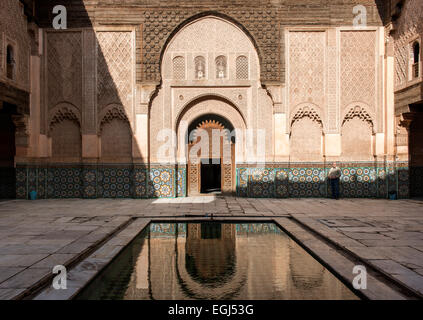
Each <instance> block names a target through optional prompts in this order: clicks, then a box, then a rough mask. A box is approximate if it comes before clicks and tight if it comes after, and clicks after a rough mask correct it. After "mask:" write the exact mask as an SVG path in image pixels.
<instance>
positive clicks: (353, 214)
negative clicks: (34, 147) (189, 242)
mask: <svg viewBox="0 0 423 320" xmlns="http://www.w3.org/2000/svg"><path fill="white" fill-rule="evenodd" d="M422 209H423V201H422V200H397V201H389V200H379V199H378V200H374V199H341V200H338V201H336V200H331V199H323V198H321V199H318V198H317V199H250V198H235V197H223V196H207V197H190V198H177V199H148V200H147V199H146V200H135V199H121V200H119V199H96V200H81V199H68V200H38V201H23V200H12V201H5V202H0V230H1V235H0V299H33V298H35V299H70V298H72V297H73V296H74V295H75V294H76V293H77V292H78V291H79V290H81V289H82V288H83V287H84V286H85V285H86V284H87V283H88V282H89V281H90V279H92V278H93V277H95V276H96V275H97V274H98V272H99V271H100V270H101V269H103V268H104V267H105V266H106V265H107V264H109V263H110V261H111V260H112V259H113V258H114V257H115V256H116V255H118V253H119V252H120V251H122V249H123V248H124V247H125V246H126V245H127V244H128V243H130V242H131V240H132V239H133V238H134V237H135V236H136V235H137V234H139V233H140V232H141V231H142V230H143V229H144V228H145V227H146V226H147V225H148V224H149V223H150V222H154V221H160V222H166V221H169V222H175V221H177V222H184V221H192V220H195V221H200V222H201V221H211V220H213V221H222V222H224V221H235V222H247V221H248V222H254V221H268V222H274V223H276V224H277V225H278V226H280V227H281V228H282V229H283V230H284V231H285V232H287V233H288V234H289V235H290V236H291V237H292V238H293V239H295V240H296V241H297V243H298V244H300V245H301V246H302V247H303V248H304V249H306V250H307V251H308V252H309V253H310V254H312V255H313V256H314V257H315V258H316V259H317V260H319V261H320V262H321V263H322V264H323V265H325V266H326V267H327V268H328V269H330V270H331V271H332V272H333V273H334V274H336V275H337V277H338V278H340V279H341V280H343V282H345V283H348V282H351V281H352V279H353V278H354V274H353V272H352V270H353V268H354V266H355V265H363V266H365V267H366V268H367V271H368V279H367V281H368V284H367V289H365V290H362V294H363V296H362V297H363V298H367V299H395V300H397V299H416V298H417V299H418V298H421V297H422V296H423V217H422V215H421V212H422ZM56 265H63V266H65V267H66V268H67V269H68V290H54V289H53V288H52V286H51V281H52V279H53V277H54V276H55V275H54V274H53V273H52V270H53V267H54V266H56Z"/></svg>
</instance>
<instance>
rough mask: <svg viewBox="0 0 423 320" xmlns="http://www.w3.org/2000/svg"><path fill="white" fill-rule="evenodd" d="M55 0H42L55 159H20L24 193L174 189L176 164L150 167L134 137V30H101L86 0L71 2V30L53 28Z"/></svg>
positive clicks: (115, 194) (141, 193)
mask: <svg viewBox="0 0 423 320" xmlns="http://www.w3.org/2000/svg"><path fill="white" fill-rule="evenodd" d="M56 5H63V1H60V0H48V1H38V2H37V4H36V13H37V18H38V22H39V25H40V27H41V28H44V30H45V34H46V36H45V44H46V47H47V48H48V49H47V51H46V52H45V55H44V56H43V57H42V58H43V59H45V60H44V61H45V62H46V71H45V75H44V81H45V86H44V87H45V89H46V91H47V94H46V97H47V99H46V100H45V101H44V105H43V106H42V115H41V123H43V122H44V123H46V124H47V125H46V126H44V127H43V126H42V128H41V131H42V132H41V133H42V134H43V133H44V134H46V135H47V136H48V137H50V138H51V143H52V146H51V147H52V148H51V149H52V155H51V157H50V158H49V159H48V164H44V165H36V166H34V165H29V164H18V165H17V172H16V177H17V181H16V193H17V198H21V199H28V198H29V194H30V193H31V192H32V191H36V192H37V196H38V198H129V197H135V198H144V197H155V196H163V195H168V196H174V194H173V190H175V189H174V182H175V175H177V174H178V172H177V170H175V168H169V169H167V168H166V169H163V170H160V169H157V170H156V169H154V170H153V169H150V168H149V165H148V164H146V163H148V161H147V159H144V156H143V155H142V154H141V151H140V150H139V147H138V144H137V141H136V138H135V131H134V130H135V123H136V121H135V118H134V115H133V114H134V113H133V108H134V103H135V102H134V101H135V99H134V98H135V97H134V92H135V88H134V86H135V83H134V81H133V66H135V65H136V64H137V63H138V62H139V61H135V60H136V59H137V58H136V57H138V56H139V55H138V54H136V53H135V48H133V46H132V42H133V41H132V39H133V32H134V31H131V30H120V31H116V30H115V31H116V32H105V31H104V30H103V31H102V29H99V30H96V32H94V29H93V24H92V21H91V19H90V17H89V14H88V12H87V11H86V8H85V5H84V2H83V1H82V0H74V1H72V3H71V4H69V5H68V6H66V4H65V6H66V9H67V17H68V20H67V30H54V29H52V22H53V19H54V18H55V17H56V14H53V8H54V7H55V6H56ZM81 28H84V29H83V31H81ZM137 28H139V27H137ZM135 32H136V33H137V34H136V35H137V36H138V34H140V30H138V29H136V30H135ZM95 54H96V56H95ZM93 58H94V59H93ZM43 119H44V120H45V121H43ZM83 141H84V144H85V145H84V146H83ZM97 144H98V145H97ZM83 149H84V152H85V155H83V151H82V150H83ZM96 150H100V151H99V153H100V154H97V151H96ZM87 152H88V153H89V156H87ZM93 154H94V155H93ZM158 180H159V181H158Z"/></svg>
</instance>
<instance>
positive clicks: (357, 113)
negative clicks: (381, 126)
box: [342, 105, 374, 133]
mask: <svg viewBox="0 0 423 320" xmlns="http://www.w3.org/2000/svg"><path fill="white" fill-rule="evenodd" d="M356 117H357V118H359V119H361V120H363V121H365V122H366V123H367V124H368V125H369V126H370V128H371V129H372V132H373V133H374V123H373V119H372V117H371V116H370V114H369V113H368V112H367V110H366V109H365V108H364V107H362V106H358V105H357V106H354V107H351V108H350V109H348V112H347V113H346V114H345V116H344V117H343V121H342V126H343V125H344V124H345V123H346V122H348V121H350V120H352V119H354V118H356Z"/></svg>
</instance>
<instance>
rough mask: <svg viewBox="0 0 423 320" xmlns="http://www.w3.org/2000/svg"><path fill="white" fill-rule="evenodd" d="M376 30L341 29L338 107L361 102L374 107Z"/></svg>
mask: <svg viewBox="0 0 423 320" xmlns="http://www.w3.org/2000/svg"><path fill="white" fill-rule="evenodd" d="M375 44H376V32H374V31H343V32H341V106H342V108H345V107H346V106H348V105H349V104H351V103H353V102H358V101H360V102H363V103H365V104H367V105H369V106H370V107H371V108H374V107H375V97H376V96H375V94H376V71H375V70H376V69H375V68H376V66H375V55H376V51H375V50H376V49H375Z"/></svg>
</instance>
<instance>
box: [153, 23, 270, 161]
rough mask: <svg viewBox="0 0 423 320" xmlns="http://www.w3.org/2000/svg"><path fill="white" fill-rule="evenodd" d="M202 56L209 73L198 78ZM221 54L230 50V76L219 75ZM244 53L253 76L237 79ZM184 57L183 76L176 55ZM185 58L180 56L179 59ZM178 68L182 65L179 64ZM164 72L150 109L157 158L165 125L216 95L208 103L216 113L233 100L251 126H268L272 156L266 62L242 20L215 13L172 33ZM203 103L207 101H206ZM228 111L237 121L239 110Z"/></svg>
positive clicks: (238, 159)
mask: <svg viewBox="0 0 423 320" xmlns="http://www.w3.org/2000/svg"><path fill="white" fill-rule="evenodd" d="M198 56H203V57H204V61H205V77H204V78H203V79H196V76H195V61H196V59H195V58H196V57H198ZM219 56H224V57H225V58H226V61H227V67H226V72H227V76H226V77H225V78H224V79H217V78H216V73H217V72H216V70H217V69H216V68H217V67H216V58H218V57H219ZM240 56H245V57H247V61H248V63H247V64H248V79H237V68H236V67H237V63H236V61H237V58H238V57H240ZM179 57H182V58H183V59H184V61H185V63H183V65H185V69H186V72H185V75H184V76H185V79H181V72H178V75H177V76H175V74H174V70H175V66H174V63H175V58H178V59H180V58H179ZM176 61H179V60H176ZM179 63H180V61H179V62H178V65H179ZM238 66H239V64H238ZM178 68H179V66H178V67H177V68H176V69H178ZM162 74H163V75H162V78H163V80H164V81H163V85H162V87H161V88H160V90H159V92H158V95H157V96H156V97H155V98H154V100H153V102H152V107H151V110H150V136H151V139H152V140H151V141H150V147H151V154H152V161H153V162H154V161H155V160H154V159H156V158H155V155H156V151H157V141H156V140H155V137H156V136H157V134H158V133H159V132H160V130H161V129H164V128H173V129H177V127H176V126H177V120H178V119H180V116H181V114H182V113H183V112H186V111H187V109H189V108H191V107H192V108H193V110H197V111H198V112H204V111H201V110H202V109H201V108H200V109H198V107H197V106H196V105H195V104H196V103H197V102H201V101H202V100H208V99H210V97H220V99H221V100H219V99H211V100H209V102H208V107H207V108H206V109H207V110H209V112H210V113H217V114H220V115H223V114H226V113H227V110H226V111H225V109H228V110H229V109H231V110H232V108H233V107H232V106H235V108H236V109H237V111H236V112H237V113H239V115H238V117H239V116H241V118H243V119H244V120H243V121H244V122H245V127H247V128H251V129H265V130H266V147H267V150H266V153H267V155H268V156H269V157H272V155H273V151H272V149H273V126H272V125H271V124H272V121H273V118H272V116H273V112H272V108H273V105H272V101H271V99H270V98H269V96H268V95H267V93H266V91H265V90H264V89H262V88H261V85H260V82H259V76H260V64H259V58H258V55H257V51H256V49H255V47H254V44H253V43H252V41H251V40H250V38H249V37H248V36H247V35H246V33H245V32H244V31H243V30H241V29H239V27H238V26H236V25H235V24H233V23H231V22H230V21H228V20H224V19H221V18H218V17H210V16H208V17H204V18H200V19H198V20H196V21H194V22H192V23H191V24H188V25H186V26H185V27H184V28H183V29H181V30H180V31H179V32H178V33H177V34H176V35H175V37H173V38H172V39H171V41H170V42H169V46H168V47H167V48H166V50H165V52H164V54H163V61H162ZM221 101H226V102H224V103H223V105H224V107H221V106H220V104H221ZM213 103H214V106H213ZM231 105H232V106H231ZM199 106H204V105H203V103H200V104H199ZM203 109H204V108H203ZM206 109H204V110H206ZM219 112H220V113H219ZM195 116H198V114H195ZM227 116H229V118H228V120H229V121H235V120H234V119H233V115H231V114H229V115H227ZM240 159H242V160H244V159H245V157H244V155H242V156H240V157H237V161H240ZM269 159H270V158H269Z"/></svg>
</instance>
